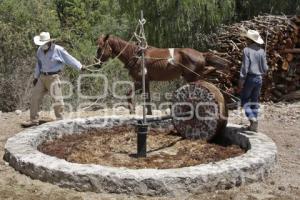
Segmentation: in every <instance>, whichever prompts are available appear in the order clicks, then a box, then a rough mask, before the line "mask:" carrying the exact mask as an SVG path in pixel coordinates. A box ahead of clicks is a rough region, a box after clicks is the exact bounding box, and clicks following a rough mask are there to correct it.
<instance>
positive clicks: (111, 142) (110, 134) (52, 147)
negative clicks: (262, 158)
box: [38, 125, 245, 169]
mask: <svg viewBox="0 0 300 200" xmlns="http://www.w3.org/2000/svg"><path fill="white" fill-rule="evenodd" d="M136 141H137V137H136V132H135V128H134V126H129V125H122V126H116V127H113V128H107V129H103V130H101V132H99V131H90V132H87V133H85V134H81V135H66V136H64V137H62V138H59V139H56V140H52V141H46V142H44V143H43V144H41V145H39V146H38V149H39V150H40V151H41V152H43V153H45V154H48V155H51V156H55V157H58V158H61V159H65V160H67V161H69V162H74V163H82V164H90V163H93V164H99V165H104V166H114V167H127V168H132V169H141V168H157V169H170V168H181V167H187V166H194V165H199V164H204V163H209V162H217V161H220V160H224V159H227V158H231V157H236V156H239V155H241V154H243V153H245V151H244V150H243V149H241V148H240V147H239V146H237V145H230V146H226V147H225V146H221V145H217V144H214V143H208V142H206V141H204V140H188V139H183V138H182V137H181V135H180V134H179V133H177V132H176V131H175V130H164V129H153V128H151V129H150V130H149V132H148V136H147V151H148V153H147V157H146V158H139V159H136V158H135V156H134V155H135V154H136V148H137V147H136V146H137V144H136Z"/></svg>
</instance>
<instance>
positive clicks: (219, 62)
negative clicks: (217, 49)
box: [205, 53, 231, 70]
mask: <svg viewBox="0 0 300 200" xmlns="http://www.w3.org/2000/svg"><path fill="white" fill-rule="evenodd" d="M205 59H206V62H207V64H208V65H211V66H213V67H217V68H218V69H220V70H227V69H229V67H230V64H231V62H230V61H228V60H226V59H225V58H221V57H219V56H217V55H215V54H213V53H207V54H206V56H205Z"/></svg>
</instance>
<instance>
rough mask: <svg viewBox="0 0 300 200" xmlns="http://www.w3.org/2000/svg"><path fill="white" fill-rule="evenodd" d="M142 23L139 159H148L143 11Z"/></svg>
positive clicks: (144, 21)
mask: <svg viewBox="0 0 300 200" xmlns="http://www.w3.org/2000/svg"><path fill="white" fill-rule="evenodd" d="M139 23H140V34H139V36H140V40H139V41H140V44H139V45H140V48H141V50H142V64H141V71H142V84H143V94H142V96H143V120H142V121H141V122H139V123H138V124H137V127H136V131H137V157H146V156H147V133H148V124H147V121H146V95H148V94H146V84H145V81H146V70H145V50H146V48H147V42H146V37H145V32H144V24H145V23H146V20H145V19H144V14H143V11H141V19H140V21H139Z"/></svg>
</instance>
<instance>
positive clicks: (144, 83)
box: [141, 10, 146, 123]
mask: <svg viewBox="0 0 300 200" xmlns="http://www.w3.org/2000/svg"><path fill="white" fill-rule="evenodd" d="M141 21H142V22H143V21H144V13H143V10H141ZM141 33H142V34H143V35H142V36H143V40H142V44H141V45H142V48H143V51H142V66H141V67H142V84H143V122H144V123H146V80H145V49H144V48H145V34H144V24H143V23H141Z"/></svg>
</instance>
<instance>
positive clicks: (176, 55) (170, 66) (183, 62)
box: [96, 35, 230, 115]
mask: <svg viewBox="0 0 300 200" xmlns="http://www.w3.org/2000/svg"><path fill="white" fill-rule="evenodd" d="M141 52H142V50H141V49H140V48H139V46H138V45H136V44H134V43H130V42H127V41H124V40H122V39H121V38H119V37H116V36H110V35H106V36H103V35H102V36H100V37H99V39H98V50H97V56H96V57H97V59H98V61H99V62H100V63H101V64H102V63H104V62H106V61H107V60H108V59H109V58H115V57H118V59H120V61H121V62H123V63H124V65H125V67H126V68H127V69H128V70H129V75H130V76H131V77H132V78H133V80H134V88H135V89H134V91H133V90H130V91H129V92H128V93H127V95H128V96H132V92H135V91H137V90H140V89H141V87H142V84H141V80H142V71H141V63H142V60H141ZM144 53H145V68H146V79H145V80H146V81H145V82H146V94H147V95H146V102H147V104H148V105H147V114H149V115H151V114H152V110H151V106H150V104H149V103H150V91H149V82H150V81H169V80H173V79H176V78H179V77H180V76H182V77H183V78H184V79H185V80H186V81H187V82H192V81H196V80H199V79H203V77H204V75H205V70H206V69H207V67H208V66H213V67H215V68H217V69H224V68H227V67H228V66H229V64H230V63H229V62H228V61H227V60H226V59H223V58H220V57H218V56H216V55H214V54H212V53H209V52H205V53H203V52H199V51H196V50H195V49H190V48H175V49H174V50H173V52H171V51H170V50H169V49H162V48H155V47H148V48H147V49H146V50H144ZM171 54H172V55H171ZM101 64H100V66H101ZM128 103H129V108H130V113H134V106H132V98H131V97H128Z"/></svg>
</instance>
